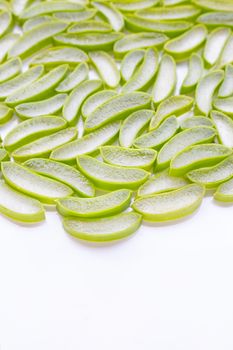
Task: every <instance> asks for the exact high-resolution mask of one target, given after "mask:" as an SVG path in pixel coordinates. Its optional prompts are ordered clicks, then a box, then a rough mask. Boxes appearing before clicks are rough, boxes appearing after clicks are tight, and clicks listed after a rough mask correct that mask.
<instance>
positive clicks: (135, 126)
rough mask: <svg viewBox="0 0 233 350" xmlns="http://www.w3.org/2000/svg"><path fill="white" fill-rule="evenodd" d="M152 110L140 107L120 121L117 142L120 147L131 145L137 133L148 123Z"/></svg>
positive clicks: (152, 114) (152, 113)
mask: <svg viewBox="0 0 233 350" xmlns="http://www.w3.org/2000/svg"><path fill="white" fill-rule="evenodd" d="M154 114H155V113H154V111H151V110H149V109H142V110H140V111H137V112H134V113H132V114H130V115H129V116H128V118H126V119H125V120H124V122H123V123H122V126H121V129H120V136H119V142H120V145H121V146H122V147H131V146H132V145H133V143H134V140H135V139H136V137H137V136H138V134H139V133H140V132H141V131H142V130H143V129H144V128H145V127H146V126H147V125H148V124H149V121H150V120H151V118H152V117H153V116H154Z"/></svg>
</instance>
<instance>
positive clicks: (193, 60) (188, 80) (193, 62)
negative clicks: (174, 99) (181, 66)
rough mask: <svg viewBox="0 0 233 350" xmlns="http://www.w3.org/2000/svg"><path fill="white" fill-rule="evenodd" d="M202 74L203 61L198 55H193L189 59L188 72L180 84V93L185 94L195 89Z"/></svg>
mask: <svg viewBox="0 0 233 350" xmlns="http://www.w3.org/2000/svg"><path fill="white" fill-rule="evenodd" d="M202 74H203V61H202V58H201V56H200V55H198V54H196V53H193V54H192V55H191V56H190V58H189V64H188V72H187V75H186V77H185V79H184V81H183V83H182V86H181V92H182V93H187V92H189V91H191V90H193V89H194V88H195V86H196V85H197V83H198V82H199V80H200V79H201V77H202Z"/></svg>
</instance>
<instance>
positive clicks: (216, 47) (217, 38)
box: [203, 28, 231, 66]
mask: <svg viewBox="0 0 233 350" xmlns="http://www.w3.org/2000/svg"><path fill="white" fill-rule="evenodd" d="M230 35H231V31H230V29H229V28H217V29H215V30H214V31H213V32H211V33H210V35H209V37H208V39H207V41H206V44H205V48H204V53H203V57H204V60H205V62H206V64H207V66H213V65H215V64H216V63H217V62H218V60H219V58H220V55H221V53H222V51H223V48H224V46H225V44H226V42H227V40H228V39H229V37H230Z"/></svg>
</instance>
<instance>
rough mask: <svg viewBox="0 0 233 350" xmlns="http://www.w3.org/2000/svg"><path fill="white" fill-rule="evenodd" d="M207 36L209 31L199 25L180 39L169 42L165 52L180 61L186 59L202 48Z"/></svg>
mask: <svg viewBox="0 0 233 350" xmlns="http://www.w3.org/2000/svg"><path fill="white" fill-rule="evenodd" d="M206 36H207V29H206V28H205V27H204V26H203V25H201V24H199V25H196V26H194V27H193V28H191V29H190V30H188V31H187V32H185V33H184V34H182V35H180V36H179V37H177V38H175V39H171V40H169V41H168V42H167V43H166V44H165V46H164V50H165V52H167V53H169V54H170V55H172V56H173V57H175V58H176V59H178V60H182V59H186V58H187V57H189V55H190V54H191V53H192V52H193V51H196V50H197V49H199V47H201V45H202V44H203V43H204V41H205V40H206Z"/></svg>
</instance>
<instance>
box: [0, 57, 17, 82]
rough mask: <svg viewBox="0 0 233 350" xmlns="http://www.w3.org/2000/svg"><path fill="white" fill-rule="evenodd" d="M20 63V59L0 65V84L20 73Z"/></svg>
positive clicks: (13, 59)
mask: <svg viewBox="0 0 233 350" xmlns="http://www.w3.org/2000/svg"><path fill="white" fill-rule="evenodd" d="M21 69H22V63H21V60H20V58H12V59H11V60H9V61H6V62H5V63H3V64H1V65H0V83H2V82H5V81H6V80H9V79H12V78H14V77H15V76H16V75H17V74H19V73H20V72H21Z"/></svg>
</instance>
